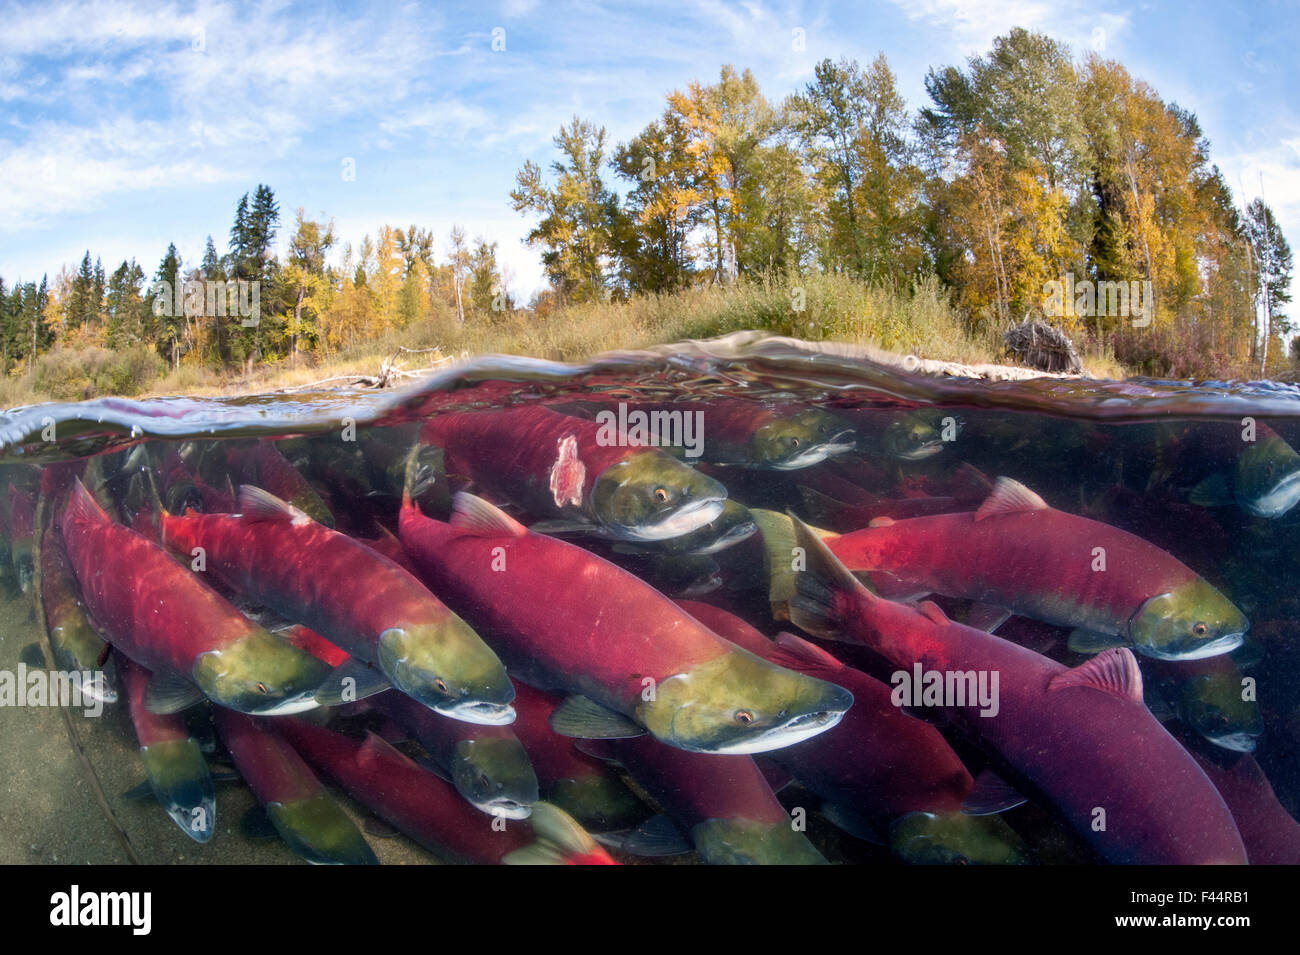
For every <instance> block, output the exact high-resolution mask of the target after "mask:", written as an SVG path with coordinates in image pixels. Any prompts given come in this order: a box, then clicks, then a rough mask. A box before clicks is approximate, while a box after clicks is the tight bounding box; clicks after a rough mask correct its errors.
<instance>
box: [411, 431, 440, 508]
mask: <svg viewBox="0 0 1300 955" xmlns="http://www.w3.org/2000/svg"><path fill="white" fill-rule="evenodd" d="M431 449H432V448H431V446H430V445H427V444H421V443H420V442H419V441H417V442H415V444H413V445H411V451H410V453H409V454H408V455H407V456H406V476H405V478H404V479H403V481H402V510H407V509H408V508H413V507H415V501H416V500H418V499H419V498H421V497H422V496H424V494H425V493H427V492H428V490H429V488H431V487H432V486H433V484H434V482H435V481H436V480H437V472H436V471H435V470H434V468H433V467H432V466H431V465H430V464H429V461H428V459H427V455H428V452H429V451H430V450H431Z"/></svg>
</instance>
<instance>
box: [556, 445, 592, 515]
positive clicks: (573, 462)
mask: <svg viewBox="0 0 1300 955" xmlns="http://www.w3.org/2000/svg"><path fill="white" fill-rule="evenodd" d="M558 443H559V445H560V453H559V455H558V456H557V457H556V459H555V464H553V465H552V466H551V496H552V497H554V498H555V506H556V507H563V506H564V505H565V504H581V503H582V488H583V485H584V484H586V483H587V466H586V465H585V464H583V463H582V460H581V459H580V458H579V457H578V439H577V438H576V437H575V436H574V435H571V434H566V435H565V436H564V437H563V438H561V439H560V440H559V442H558Z"/></svg>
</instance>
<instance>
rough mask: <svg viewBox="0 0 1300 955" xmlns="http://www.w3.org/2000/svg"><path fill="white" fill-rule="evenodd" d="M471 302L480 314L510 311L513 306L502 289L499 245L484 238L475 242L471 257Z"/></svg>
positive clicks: (469, 263) (469, 264)
mask: <svg viewBox="0 0 1300 955" xmlns="http://www.w3.org/2000/svg"><path fill="white" fill-rule="evenodd" d="M468 266H469V301H470V305H471V307H472V308H473V309H474V311H476V312H478V313H480V314H492V313H495V312H501V311H509V310H510V308H511V307H512V306H513V303H512V302H511V301H510V298H509V296H508V295H506V293H505V290H504V289H503V288H502V284H503V283H502V278H501V269H500V267H499V266H498V265H497V244H496V243H495V242H489V241H487V239H484V238H483V237H482V236H479V237H478V238H476V239H475V240H474V249H473V251H472V252H470V255H469V262H468Z"/></svg>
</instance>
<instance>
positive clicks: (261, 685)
mask: <svg viewBox="0 0 1300 955" xmlns="http://www.w3.org/2000/svg"><path fill="white" fill-rule="evenodd" d="M256 689H257V692H258V693H266V692H267V690H266V684H265V683H259V684H257V688H256Z"/></svg>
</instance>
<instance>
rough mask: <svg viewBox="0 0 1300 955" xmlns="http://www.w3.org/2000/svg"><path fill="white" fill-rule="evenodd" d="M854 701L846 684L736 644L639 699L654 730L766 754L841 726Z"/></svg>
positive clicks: (702, 745)
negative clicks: (645, 698) (809, 673)
mask: <svg viewBox="0 0 1300 955" xmlns="http://www.w3.org/2000/svg"><path fill="white" fill-rule="evenodd" d="M852 703H853V694H852V693H850V692H849V691H848V690H846V689H844V688H843V687H842V686H837V685H835V684H834V683H827V682H825V681H823V680H818V679H815V678H813V677H810V676H805V675H804V674H802V673H795V672H794V671H793V670H787V669H785V668H784V667H779V666H777V665H776V664H774V663H769V662H768V661H767V660H764V659H762V658H761V657H758V656H755V655H754V654H752V653H750V652H749V651H748V650H742V649H740V648H739V647H736V648H734V649H732V650H728V651H726V652H724V653H722V654H721V655H719V656H717V657H714V658H713V659H712V660H708V661H705V662H704V663H699V664H696V665H695V666H694V667H692V668H691V669H690V670H687V671H686V672H685V673H678V674H676V675H674V676H671V677H669V678H668V679H666V680H663V681H661V682H660V683H659V684H658V685H657V686H656V687H655V688H654V699H652V700H649V701H643V702H641V703H640V704H639V706H638V715H639V718H640V722H641V724H642V725H643V726H645V728H646V729H648V730H649V731H650V732H651V733H653V734H654V736H655V737H656V738H657V739H659V740H661V741H662V742H665V743H667V744H669V745H670V746H676V747H677V748H678V749H685V750H690V751H692V752H697V753H762V752H766V751H767V750H771V749H780V748H781V747H783V746H792V745H794V744H795V743H799V742H802V741H803V740H806V739H808V738H810V737H813V736H816V735H817V734H818V733H824V732H826V730H828V729H830V728H831V727H833V726H835V724H837V723H838V722H839V721H840V718H841V717H842V716H843V715H844V713H845V711H846V710H847V709H848V708H849V706H850V705H851V704H852Z"/></svg>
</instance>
